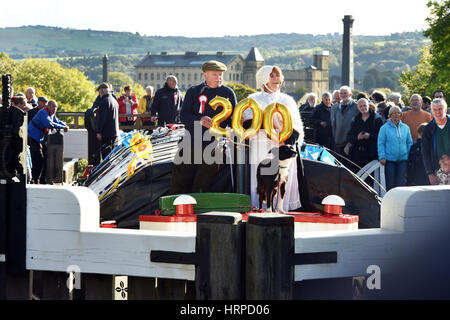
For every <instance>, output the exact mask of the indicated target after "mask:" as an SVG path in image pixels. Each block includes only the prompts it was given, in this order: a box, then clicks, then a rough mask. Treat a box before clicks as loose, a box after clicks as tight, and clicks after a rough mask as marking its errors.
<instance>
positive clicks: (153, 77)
mask: <svg viewBox="0 0 450 320" xmlns="http://www.w3.org/2000/svg"><path fill="white" fill-rule="evenodd" d="M150 80H155V74H154V73H153V72H152V73H150Z"/></svg>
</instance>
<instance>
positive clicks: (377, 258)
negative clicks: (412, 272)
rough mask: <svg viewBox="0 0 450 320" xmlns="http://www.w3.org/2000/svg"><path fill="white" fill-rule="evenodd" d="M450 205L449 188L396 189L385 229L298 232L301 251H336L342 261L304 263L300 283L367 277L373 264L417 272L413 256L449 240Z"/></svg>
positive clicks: (386, 207)
mask: <svg viewBox="0 0 450 320" xmlns="http://www.w3.org/2000/svg"><path fill="white" fill-rule="evenodd" d="M449 207H450V187H449V186H430V187H408V188H395V189H393V190H390V191H389V192H388V193H387V194H386V196H385V197H384V199H383V203H382V207H381V226H382V228H381V229H364V230H357V231H341V232H338V231H336V232H310V233H297V234H296V235H295V253H308V252H325V251H336V252H337V253H338V260H337V263H335V264H321V265H301V266H299V265H298V266H296V267H295V280H296V281H301V280H307V279H324V278H340V277H351V276H367V275H368V272H367V269H368V267H369V266H371V265H375V266H377V267H379V268H380V269H381V270H382V271H383V273H384V274H388V273H390V272H393V271H394V270H395V271H398V270H399V269H401V268H402V267H403V268H406V269H408V268H411V267H412V266H408V265H407V264H408V261H411V259H412V258H411V257H415V256H417V255H418V254H419V252H420V255H422V253H423V252H426V249H425V248H430V247H431V248H433V247H435V246H437V245H438V244H440V243H442V239H445V238H446V237H447V238H448V236H446V235H447V234H448V226H449V225H450V210H449V209H448V208H449ZM433 244H434V245H433ZM423 259H426V258H425V257H422V256H421V257H420V259H419V260H423ZM429 259H430V260H432V257H429ZM433 259H434V258H433ZM433 261H434V260H433Z"/></svg>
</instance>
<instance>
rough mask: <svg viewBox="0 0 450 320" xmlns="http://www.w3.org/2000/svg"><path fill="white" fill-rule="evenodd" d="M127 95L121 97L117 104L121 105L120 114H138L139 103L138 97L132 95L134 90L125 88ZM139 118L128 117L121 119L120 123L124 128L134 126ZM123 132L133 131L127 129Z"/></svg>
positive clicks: (128, 87) (127, 86)
mask: <svg viewBox="0 0 450 320" xmlns="http://www.w3.org/2000/svg"><path fill="white" fill-rule="evenodd" d="M123 89H124V91H125V93H124V94H123V95H122V96H120V97H119V99H118V100H117V102H118V103H119V114H137V113H138V107H139V103H138V101H137V98H136V96H135V95H134V94H133V93H132V88H131V86H129V85H126V86H125V87H124V88H123ZM136 119H137V117H135V116H127V117H124V116H122V117H119V123H120V125H122V126H134V123H135V122H136ZM123 131H125V132H126V131H131V129H125V130H123Z"/></svg>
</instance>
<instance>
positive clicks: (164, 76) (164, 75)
mask: <svg viewBox="0 0 450 320" xmlns="http://www.w3.org/2000/svg"><path fill="white" fill-rule="evenodd" d="M162 77H163V80H164V81H166V78H167V77H166V73H165V72H163V75H162Z"/></svg>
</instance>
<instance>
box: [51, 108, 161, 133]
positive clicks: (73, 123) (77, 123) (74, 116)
mask: <svg viewBox="0 0 450 320" xmlns="http://www.w3.org/2000/svg"><path fill="white" fill-rule="evenodd" d="M56 115H57V117H58V118H59V119H61V120H62V121H64V122H65V123H67V125H68V126H69V128H71V129H84V128H85V125H84V112H57V113H56ZM119 117H136V118H137V119H136V122H135V124H134V125H131V126H130V125H127V126H126V125H122V124H120V122H119V128H120V129H121V130H133V129H136V130H141V129H153V128H155V126H154V125H144V123H143V121H142V118H149V117H150V115H148V114H143V113H138V114H130V113H124V114H122V113H120V114H119ZM80 118H81V119H80Z"/></svg>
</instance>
